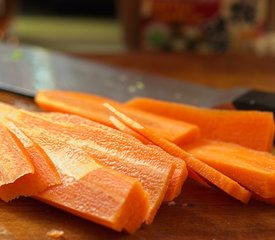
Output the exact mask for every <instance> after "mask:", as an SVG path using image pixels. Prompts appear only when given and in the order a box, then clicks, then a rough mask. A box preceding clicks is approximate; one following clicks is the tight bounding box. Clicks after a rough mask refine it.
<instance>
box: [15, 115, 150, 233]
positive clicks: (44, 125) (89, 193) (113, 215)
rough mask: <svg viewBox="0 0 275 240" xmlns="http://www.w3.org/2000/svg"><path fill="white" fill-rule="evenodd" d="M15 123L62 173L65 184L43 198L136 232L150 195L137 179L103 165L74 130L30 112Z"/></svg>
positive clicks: (96, 220) (114, 226)
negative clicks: (78, 141)
mask: <svg viewBox="0 0 275 240" xmlns="http://www.w3.org/2000/svg"><path fill="white" fill-rule="evenodd" d="M14 122H15V123H16V125H17V126H18V127H20V129H21V130H22V131H23V132H24V133H25V134H28V137H30V138H31V139H32V141H34V142H35V143H36V144H38V145H39V146H40V147H41V148H42V149H43V150H44V151H45V153H46V154H47V155H48V156H49V158H50V159H51V161H53V163H54V165H55V167H56V168H57V169H58V172H59V174H60V175H61V178H62V184H61V185H57V186H53V187H51V188H49V189H48V190H46V191H45V192H43V193H41V194H40V195H38V198H39V199H40V200H43V201H46V202H48V203H49V204H52V205H54V206H57V207H59V208H61V209H63V210H66V211H69V212H72V213H74V214H76V215H78V216H81V217H83V218H86V219H89V220H92V221H94V222H97V223H99V224H103V225H105V226H107V227H110V228H112V229H114V230H117V231H121V230H122V229H123V228H124V229H126V230H127V231H129V232H133V231H135V230H136V229H137V228H138V227H139V226H140V225H141V224H142V222H143V221H144V220H145V217H146V215H147V212H148V197H147V193H146V192H145V191H144V190H143V189H142V186H141V184H140V183H139V182H138V181H137V180H135V179H133V178H130V177H127V176H125V175H122V174H120V173H118V172H114V171H113V170H111V169H109V168H107V167H104V166H102V165H101V164H99V163H98V162H97V159H95V158H94V157H93V156H91V155H90V154H89V153H88V152H87V151H86V150H85V149H83V148H81V147H79V146H78V145H77V144H75V143H76V140H75V138H74V137H73V136H71V134H70V131H71V129H68V128H67V129H66V128H64V127H63V128H62V127H61V126H60V125H57V124H53V123H50V122H49V121H45V120H43V119H39V118H37V117H33V116H32V115H31V114H27V113H26V112H20V113H19V114H18V115H17V116H16V119H14ZM133 206H135V209H134V208H133Z"/></svg>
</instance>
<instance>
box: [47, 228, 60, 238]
mask: <svg viewBox="0 0 275 240" xmlns="http://www.w3.org/2000/svg"><path fill="white" fill-rule="evenodd" d="M63 235H64V231H62V230H58V229H51V230H50V231H48V232H47V236H48V237H50V238H61V237H63Z"/></svg>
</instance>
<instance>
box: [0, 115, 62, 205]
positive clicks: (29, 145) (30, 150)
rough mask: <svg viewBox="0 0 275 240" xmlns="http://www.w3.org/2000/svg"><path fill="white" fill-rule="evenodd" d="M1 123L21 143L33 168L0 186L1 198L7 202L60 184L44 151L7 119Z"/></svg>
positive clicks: (54, 169) (57, 175)
mask: <svg viewBox="0 0 275 240" xmlns="http://www.w3.org/2000/svg"><path fill="white" fill-rule="evenodd" d="M2 123H3V124H4V125H5V127H7V128H8V129H9V131H10V132H12V134H14V136H15V137H16V138H17V139H18V140H19V141H20V143H21V144H22V145H23V147H24V150H25V151H26V154H27V155H28V157H29V158H30V160H31V163H32V165H33V167H34V170H35V171H34V173H33V174H28V175H27V176H25V177H23V178H20V179H18V180H17V181H15V182H14V183H10V184H7V185H4V186H2V188H0V196H1V198H2V200H4V201H6V202H8V201H10V200H12V199H14V198H17V197H19V196H32V195H36V194H38V193H40V192H42V191H44V190H46V189H47V188H48V187H50V186H53V185H58V184H60V183H61V179H60V176H59V174H58V173H57V171H56V168H55V166H54V165H53V163H52V162H51V160H50V159H49V158H48V156H47V155H46V154H45V153H44V151H43V150H42V149H41V148H40V147H39V146H38V145H37V144H35V143H33V142H32V141H31V139H29V138H28V137H27V136H26V135H25V134H24V133H23V132H22V131H21V130H20V129H19V128H17V127H16V125H15V124H14V123H12V122H10V121H8V120H5V121H2Z"/></svg>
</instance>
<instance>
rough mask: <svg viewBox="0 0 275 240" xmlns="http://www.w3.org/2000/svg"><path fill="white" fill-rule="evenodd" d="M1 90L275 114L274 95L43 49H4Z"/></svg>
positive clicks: (0, 48)
mask: <svg viewBox="0 0 275 240" xmlns="http://www.w3.org/2000/svg"><path fill="white" fill-rule="evenodd" d="M0 89H2V90H6V91H11V92H15V93H18V94H22V95H25V96H30V97H34V96H35V94H36V92H37V91H38V90H41V89H63V90H73V91H81V92H87V93H93V94H98V95H102V96H106V97H109V98H113V99H115V100H118V101H127V100H129V99H131V98H133V97H137V96H139V97H151V98H156V99H161V100H167V101H174V102H180V103H187V104H192V105H196V106H200V107H214V106H217V105H220V104H222V103H233V104H234V106H235V107H236V108H238V109H256V110H265V111H272V112H273V113H275V94H273V93H267V92H260V91H256V90H250V89H245V88H234V89H230V90H220V89H214V88H210V87H207V86H203V85H198V84H193V83H188V82H184V81H178V80H174V79H167V78H163V77H156V76H151V75H146V74H141V73H138V72H134V71H128V70H125V69H120V68H115V67H112V66H108V65H104V64H99V63H97V62H93V61H86V60H82V59H77V58H73V57H69V56H66V55H64V54H61V53H57V52H53V51H49V50H46V49H43V48H40V47H32V46H20V47H16V46H11V45H8V44H0Z"/></svg>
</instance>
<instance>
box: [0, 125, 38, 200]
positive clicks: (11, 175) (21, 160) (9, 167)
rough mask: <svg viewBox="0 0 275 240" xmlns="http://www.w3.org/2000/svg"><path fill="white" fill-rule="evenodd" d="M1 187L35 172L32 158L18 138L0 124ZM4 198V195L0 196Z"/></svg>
mask: <svg viewBox="0 0 275 240" xmlns="http://www.w3.org/2000/svg"><path fill="white" fill-rule="evenodd" d="M0 140H1V145H0V155H1V159H0V161H1V164H0V188H1V190H2V189H3V187H4V186H6V185H7V184H11V183H14V182H15V181H17V180H18V181H19V179H21V178H23V177H26V176H27V175H30V174H33V173H34V167H33V165H32V163H31V160H30V158H29V157H28V156H27V154H26V152H25V151H24V148H23V146H22V145H21V143H20V142H19V141H18V139H17V138H16V137H15V136H14V135H13V134H12V133H11V132H9V130H8V129H7V128H6V127H5V126H3V125H2V124H0ZM0 197H1V198H2V196H0Z"/></svg>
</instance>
